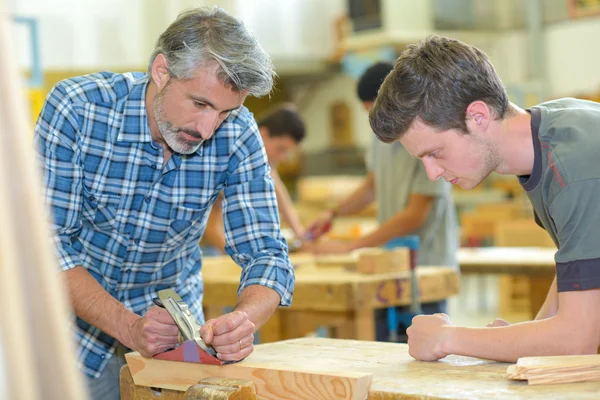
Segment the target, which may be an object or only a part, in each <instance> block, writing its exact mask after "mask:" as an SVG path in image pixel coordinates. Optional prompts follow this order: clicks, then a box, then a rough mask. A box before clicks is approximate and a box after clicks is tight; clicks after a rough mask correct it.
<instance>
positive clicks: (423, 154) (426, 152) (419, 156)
mask: <svg viewBox="0 0 600 400" xmlns="http://www.w3.org/2000/svg"><path fill="white" fill-rule="evenodd" d="M432 151H434V150H425V151H422V152H421V153H419V154H418V155H417V158H418V159H419V160H420V159H421V158H423V157H425V156H426V155H427V154H429V153H431V152H432Z"/></svg>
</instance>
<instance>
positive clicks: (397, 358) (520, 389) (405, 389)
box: [154, 338, 600, 400]
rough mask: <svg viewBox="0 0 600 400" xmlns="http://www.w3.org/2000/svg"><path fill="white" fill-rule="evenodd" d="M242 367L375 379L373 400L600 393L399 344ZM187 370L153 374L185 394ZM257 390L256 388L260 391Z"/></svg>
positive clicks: (277, 356) (311, 352) (292, 350)
mask: <svg viewBox="0 0 600 400" xmlns="http://www.w3.org/2000/svg"><path fill="white" fill-rule="evenodd" d="M244 362H249V363H250V362H251V363H253V364H255V365H256V364H258V365H261V366H262V367H264V368H273V369H276V368H287V369H289V368H291V367H294V368H303V369H307V370H312V371H315V370H317V369H318V370H321V371H325V372H326V371H345V372H346V373H352V372H354V373H361V374H372V385H371V390H370V391H369V395H368V399H369V400H396V399H411V400H416V399H419V400H433V399H435V400H439V399H494V400H515V399H516V400H521V399H528V400H529V399H531V400H558V399H560V400H563V399H574V398H577V399H584V400H591V399H597V398H598V393H599V392H600V382H584V383H576V384H569V383H567V384H563V385H547V386H544V385H541V386H531V385H527V383H525V382H520V381H513V380H509V379H507V374H506V369H507V367H508V365H509V364H506V363H497V362H492V361H487V360H481V359H477V358H471V357H460V356H448V357H446V358H444V359H442V360H441V361H439V362H422V361H415V360H414V359H413V358H412V357H410V356H409V355H408V346H407V345H405V344H397V343H383V342H367V341H358V340H339V339H319V338H303V339H294V340H287V341H283V342H278V343H268V344H262V345H258V346H256V350H255V351H254V353H252V354H251V356H250V357H249V358H248V359H247V360H246V361H244ZM163 363H167V361H164V362H163ZM171 363H172V362H171ZM179 364H183V363H179ZM238 365H239V364H238ZM186 366H187V364H186V365H185V366H182V367H181V368H179V369H178V370H177V371H176V372H174V371H172V369H173V367H172V365H171V364H168V365H164V364H163V365H162V366H157V370H158V371H159V372H154V374H163V375H164V376H165V377H166V378H164V379H163V380H167V381H171V384H175V385H178V387H180V388H181V390H185V389H186V388H187V387H186V382H182V381H181V378H183V377H186V376H187V377H188V378H189V379H188V381H189V382H190V383H189V385H191V384H193V383H195V382H196V381H197V380H194V379H196V376H195V373H192V372H190V370H189V369H188V368H186ZM228 367H231V366H228ZM215 368H224V367H215ZM190 375H192V376H190ZM169 377H172V378H169ZM242 378H243V377H242ZM163 383H164V382H163ZM258 387H259V386H258V384H257V391H258ZM293 387H295V386H293ZM312 394H313V397H312V399H314V400H318V399H320V398H323V397H319V396H320V393H316V392H313V393H312ZM279 395H280V397H279V398H282V399H291V398H294V396H292V395H290V394H288V393H286V392H280V393H279ZM271 398H273V397H271Z"/></svg>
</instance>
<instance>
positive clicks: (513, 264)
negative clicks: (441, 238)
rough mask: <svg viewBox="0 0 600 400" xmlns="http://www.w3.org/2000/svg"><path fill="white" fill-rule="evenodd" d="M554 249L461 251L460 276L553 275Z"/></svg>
mask: <svg viewBox="0 0 600 400" xmlns="http://www.w3.org/2000/svg"><path fill="white" fill-rule="evenodd" d="M555 254H556V249H555V248H552V247H476V248H461V249H459V250H458V253H457V259H458V264H459V265H460V269H461V271H462V272H479V273H495V274H498V273H506V274H526V275H535V274H542V275H548V274H554V272H555V267H556V262H555V261H554V255H555Z"/></svg>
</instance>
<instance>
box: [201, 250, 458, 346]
mask: <svg viewBox="0 0 600 400" xmlns="http://www.w3.org/2000/svg"><path fill="white" fill-rule="evenodd" d="M312 257H313V256H312V255H308V254H294V255H292V256H291V260H292V263H293V264H294V266H295V273H296V287H295V289H294V296H293V300H292V306H291V307H290V308H280V309H279V310H278V311H277V312H276V313H275V314H274V315H273V317H271V318H270V319H269V322H267V324H266V325H265V326H264V327H263V328H262V329H261V331H260V339H261V342H262V343H266V342H274V341H279V340H283V339H292V338H297V337H303V336H306V335H307V334H308V333H310V332H314V331H315V330H316V329H318V328H319V327H330V328H333V329H332V332H331V333H332V334H333V335H334V337H337V338H343V339H360V340H375V318H374V311H375V310H376V309H378V308H386V307H390V306H398V305H408V304H410V293H411V289H410V273H409V272H408V271H399V272H391V273H384V274H360V273H357V272H352V271H348V270H346V269H344V268H343V267H339V268H336V267H330V268H326V269H319V268H317V267H316V266H315V265H314V264H313V263H312V261H311V260H312ZM202 273H203V276H204V285H205V289H204V301H203V304H204V311H205V314H206V318H207V319H208V318H213V317H215V316H218V315H221V314H222V313H223V308H224V307H232V306H234V305H235V304H236V302H237V288H238V286H239V282H240V273H241V268H240V267H239V266H238V265H237V264H235V263H234V262H233V261H232V260H231V258H229V257H227V256H223V257H210V258H208V257H207V258H204V260H203V266H202ZM417 274H418V278H419V289H420V298H421V302H433V301H439V300H442V299H446V298H448V297H450V296H452V295H455V294H457V293H458V291H459V277H458V273H457V271H456V270H455V269H453V268H450V267H423V268H418V269H417Z"/></svg>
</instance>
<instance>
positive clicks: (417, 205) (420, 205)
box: [352, 194, 435, 249]
mask: <svg viewBox="0 0 600 400" xmlns="http://www.w3.org/2000/svg"><path fill="white" fill-rule="evenodd" d="M434 201H435V197H434V196H426V195H422V194H411V195H410V197H409V200H408V204H407V206H406V208H404V209H403V210H402V211H400V212H399V213H397V214H396V215H394V216H393V217H392V218H390V219H389V220H387V221H386V222H385V223H383V224H382V225H381V226H380V227H379V228H377V229H376V230H375V231H373V232H371V233H370V234H368V235H366V236H363V237H361V238H359V239H357V240H355V241H354V242H352V248H353V249H358V248H361V247H374V246H383V245H384V244H386V243H387V242H388V241H390V240H391V239H393V238H395V237H398V236H405V235H409V234H412V233H414V232H415V231H417V230H418V229H419V228H421V227H422V226H423V224H424V223H425V221H427V217H428V216H429V213H430V212H431V208H432V207H433V203H434Z"/></svg>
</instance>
